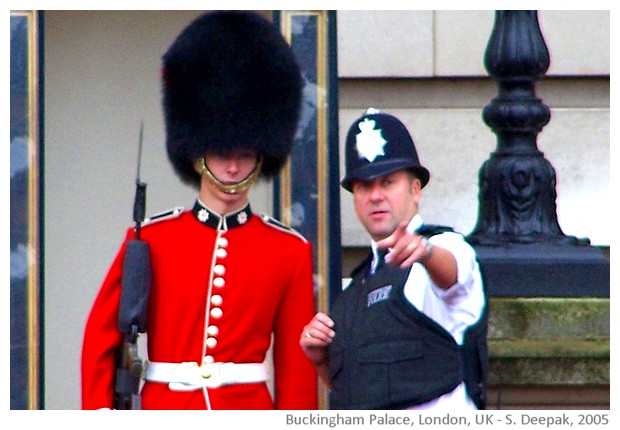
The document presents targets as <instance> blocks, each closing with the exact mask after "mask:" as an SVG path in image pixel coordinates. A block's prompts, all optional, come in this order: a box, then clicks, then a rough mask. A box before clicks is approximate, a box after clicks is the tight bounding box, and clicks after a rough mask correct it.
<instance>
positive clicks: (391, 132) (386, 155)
mask: <svg viewBox="0 0 620 430" xmlns="http://www.w3.org/2000/svg"><path fill="white" fill-rule="evenodd" d="M400 169H409V170H411V171H413V172H414V173H415V174H416V176H417V177H418V178H419V179H420V182H421V183H422V187H424V186H425V185H426V184H427V183H428V180H429V178H430V173H429V171H428V170H427V169H426V167H423V166H422V165H421V164H420V160H419V159H418V153H417V151H416V149H415V144H414V143H413V139H412V138H411V135H410V134H409V131H407V128H406V127H405V125H404V124H403V123H402V122H400V121H399V120H398V119H397V118H396V117H394V116H392V115H388V114H385V113H381V112H379V111H378V110H377V109H374V108H369V109H368V110H367V111H366V113H365V114H364V115H363V116H361V117H360V118H358V119H357V120H355V122H354V123H353V124H352V125H351V128H349V132H348V134H347V140H346V142H345V170H346V174H345V177H344V178H343V179H342V181H341V182H340V184H341V185H342V186H343V187H344V188H345V189H346V190H348V191H351V183H352V181H356V180H366V179H375V178H378V177H379V176H383V175H387V174H388V173H392V172H395V171H396V170H400Z"/></svg>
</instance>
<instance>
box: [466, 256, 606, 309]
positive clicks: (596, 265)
mask: <svg viewBox="0 0 620 430" xmlns="http://www.w3.org/2000/svg"><path fill="white" fill-rule="evenodd" d="M474 248H475V249H476V252H477V253H478V260H479V262H480V268H481V271H482V273H483V276H484V281H485V285H486V288H487V292H488V294H489V296H504V297H508V296H519V297H606V298H608V297H609V290H610V286H609V280H610V264H609V261H608V260H607V258H606V257H605V255H603V252H602V251H601V250H600V249H598V248H595V247H592V246H566V245H553V244H506V245H500V246H488V245H476V246H474Z"/></svg>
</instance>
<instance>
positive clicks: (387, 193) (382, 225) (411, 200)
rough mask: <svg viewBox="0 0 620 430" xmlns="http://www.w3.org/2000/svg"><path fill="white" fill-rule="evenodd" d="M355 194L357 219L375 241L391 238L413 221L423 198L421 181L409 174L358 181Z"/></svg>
mask: <svg viewBox="0 0 620 430" xmlns="http://www.w3.org/2000/svg"><path fill="white" fill-rule="evenodd" d="M351 191H352V192H353V204H354V206H355V212H356V213H357V217H358V218H359V220H360V222H361V223H362V225H363V226H364V227H365V228H366V230H367V231H368V233H369V234H370V236H371V237H372V238H373V239H374V240H380V239H383V238H386V237H388V236H389V235H390V234H392V233H393V232H394V230H395V229H396V227H398V225H399V224H400V223H401V222H404V221H406V222H408V221H409V220H411V218H412V217H413V216H414V215H415V214H417V213H418V202H419V200H420V197H421V195H422V193H421V184H420V180H419V179H417V178H415V177H414V176H413V175H411V174H410V173H409V172H407V171H406V170H399V171H396V172H393V173H390V174H388V175H385V176H381V177H379V178H376V179H372V180H364V181H354V182H353V184H352V189H351Z"/></svg>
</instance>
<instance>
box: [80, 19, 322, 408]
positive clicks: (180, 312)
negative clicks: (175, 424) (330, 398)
mask: <svg viewBox="0 0 620 430" xmlns="http://www.w3.org/2000/svg"><path fill="white" fill-rule="evenodd" d="M162 76H163V93H164V100H163V104H164V113H165V120H166V134H167V141H166V144H167V152H168V157H169V159H170V161H171V162H172V165H173V167H174V169H175V172H176V173H177V174H178V176H179V177H180V179H181V180H182V181H183V182H185V183H187V184H189V185H191V186H193V187H195V189H196V190H197V191H198V197H197V199H196V201H195V202H194V204H193V206H190V207H188V208H181V210H178V211H173V212H171V213H169V214H167V215H165V216H161V217H156V218H152V219H150V220H147V222H145V223H144V225H143V226H142V229H141V240H143V241H145V242H147V244H148V246H149V248H150V254H151V259H152V262H151V266H152V271H153V273H152V285H151V291H150V299H149V306H148V322H147V324H146V326H147V327H146V333H147V348H148V358H149V362H148V364H147V367H146V373H145V380H146V381H145V383H144V387H143V389H142V392H141V396H142V401H141V403H142V408H143V409H316V407H317V377H316V372H315V370H314V368H313V366H312V364H311V363H310V361H308V359H307V358H306V357H305V356H304V353H303V351H302V350H301V348H300V346H299V342H298V334H299V331H301V330H302V328H303V326H304V324H306V322H307V321H308V320H309V319H310V318H311V317H312V315H313V314H314V293H313V273H312V249H311V244H310V242H308V241H307V240H306V239H304V238H303V237H302V236H301V235H299V234H298V233H297V232H295V231H293V230H291V229H288V228H286V227H284V226H282V225H281V224H280V223H277V222H275V221H274V220H272V219H271V218H269V217H267V216H260V215H259V214H256V213H254V212H253V211H252V209H251V207H250V204H249V200H248V195H249V191H250V188H251V186H252V184H253V183H254V181H256V180H257V179H259V178H270V177H272V176H274V175H275V174H277V173H278V171H279V170H280V168H281V167H282V166H283V165H284V163H285V161H286V158H287V157H288V155H289V153H290V150H291V148H292V144H293V138H294V136H295V131H296V128H297V122H298V119H299V110H300V105H301V90H302V85H303V84H302V77H301V72H300V69H299V66H298V64H297V62H296V58H295V55H294V53H293V51H292V50H291V48H290V46H289V45H288V44H287V43H286V41H285V40H284V38H283V37H282V35H281V34H280V32H279V31H278V30H277V29H276V28H274V27H273V25H272V24H271V23H270V22H268V21H267V20H265V19H264V18H262V17H260V16H259V15H257V14H255V13H251V12H242V11H217V12H210V13H207V14H204V15H201V16H200V17H198V18H197V19H196V20H195V21H194V22H192V23H191V24H190V25H189V26H188V27H187V28H186V29H185V30H184V31H183V32H182V33H181V34H180V35H179V36H178V37H177V39H176V40H175V41H174V42H173V43H172V45H171V46H170V48H169V49H168V51H167V52H166V53H165V55H164V57H163V75H162ZM134 236H135V232H134V230H133V228H130V229H128V231H127V234H126V238H125V241H124V242H123V244H122V246H121V248H120V250H119V253H118V255H117V257H116V259H115V260H114V262H113V263H112V266H111V268H110V270H109V272H108V274H107V276H106V278H105V280H104V282H103V284H102V286H101V289H100V291H99V294H98V296H97V298H96V300H95V302H94V304H93V307H92V310H91V312H90V315H89V318H88V322H87V325H86V329H85V333H84V344H83V351H82V407H83V408H84V409H104V408H112V407H113V406H114V405H113V394H114V393H113V391H114V390H113V388H114V372H115V352H116V351H117V350H118V348H119V345H120V343H121V342H122V337H121V333H120V332H119V330H118V328H117V316H118V312H119V310H118V309H119V297H120V290H121V279H122V274H123V260H124V257H125V253H126V249H127V242H128V241H130V240H131V239H132V238H133V237H134ZM270 348H271V352H272V354H273V360H272V363H273V369H271V368H267V363H265V359H266V356H267V353H268V351H269V350H270ZM270 388H272V389H273V394H274V396H272V391H271V390H270Z"/></svg>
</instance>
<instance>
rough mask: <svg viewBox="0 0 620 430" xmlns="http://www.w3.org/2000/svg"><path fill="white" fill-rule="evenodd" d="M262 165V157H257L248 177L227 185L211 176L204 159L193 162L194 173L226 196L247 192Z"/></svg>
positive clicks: (211, 173)
mask: <svg viewBox="0 0 620 430" xmlns="http://www.w3.org/2000/svg"><path fill="white" fill-rule="evenodd" d="M262 165H263V159H262V157H259V158H258V160H256V164H255V165H254V169H252V171H251V172H250V174H249V175H248V176H246V177H245V178H244V179H242V180H241V181H239V182H235V183H233V184H227V183H224V182H222V181H220V180H219V179H218V178H217V177H216V176H215V175H214V174H213V172H212V171H211V169H209V166H207V163H206V162H205V159H204V157H200V158H198V159H197V160H196V161H195V162H194V168H195V169H196V171H197V172H198V173H200V174H201V175H202V176H204V177H205V178H207V179H208V180H209V182H211V183H212V184H213V185H215V186H216V187H217V188H218V189H219V190H220V191H222V192H224V193H226V194H237V193H240V192H243V191H245V190H247V189H248V188H249V187H250V185H252V184H253V183H254V181H255V180H256V179H257V178H258V175H259V174H260V169H261V167H262Z"/></svg>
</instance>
